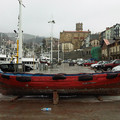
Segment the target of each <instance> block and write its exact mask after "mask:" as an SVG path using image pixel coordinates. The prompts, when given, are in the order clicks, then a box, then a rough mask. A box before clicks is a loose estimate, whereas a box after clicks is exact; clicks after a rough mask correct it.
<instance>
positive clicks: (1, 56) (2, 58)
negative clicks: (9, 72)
mask: <svg viewBox="0 0 120 120" xmlns="http://www.w3.org/2000/svg"><path fill="white" fill-rule="evenodd" d="M6 63H10V58H9V57H7V56H6V55H5V54H0V64H6Z"/></svg>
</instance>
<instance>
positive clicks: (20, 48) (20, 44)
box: [18, 0, 22, 63]
mask: <svg viewBox="0 0 120 120" xmlns="http://www.w3.org/2000/svg"><path fill="white" fill-rule="evenodd" d="M18 1H19V16H18V21H19V22H18V26H19V33H18V37H19V53H18V63H22V0H18Z"/></svg>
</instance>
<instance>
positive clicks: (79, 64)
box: [77, 60, 85, 66]
mask: <svg viewBox="0 0 120 120" xmlns="http://www.w3.org/2000/svg"><path fill="white" fill-rule="evenodd" d="M84 62H85V61H84V60H80V61H78V62H77V65H78V66H82V65H83V64H84Z"/></svg>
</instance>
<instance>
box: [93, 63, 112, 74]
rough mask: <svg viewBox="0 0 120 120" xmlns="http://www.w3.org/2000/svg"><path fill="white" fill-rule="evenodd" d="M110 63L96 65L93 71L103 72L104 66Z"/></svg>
mask: <svg viewBox="0 0 120 120" xmlns="http://www.w3.org/2000/svg"><path fill="white" fill-rule="evenodd" d="M108 63H110V61H103V62H102V63H101V64H97V65H95V66H94V68H93V69H94V71H95V72H102V66H103V65H104V64H108Z"/></svg>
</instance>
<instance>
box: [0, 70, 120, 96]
mask: <svg viewBox="0 0 120 120" xmlns="http://www.w3.org/2000/svg"><path fill="white" fill-rule="evenodd" d="M53 91H57V92H58V93H62V94H63V93H65V94H69V93H80V94H114V93H117V94H118V93H120V72H106V73H79V74H63V73H59V74H28V73H4V72H1V73H0V92H1V93H2V94H7V95H40V94H49V93H53Z"/></svg>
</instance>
